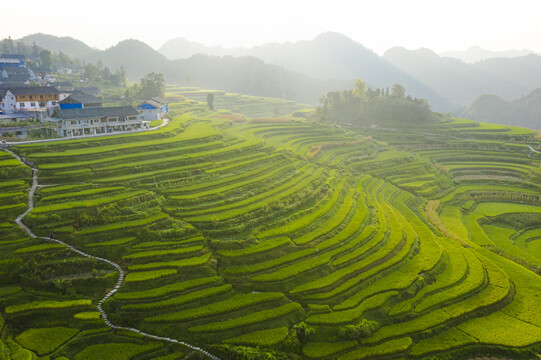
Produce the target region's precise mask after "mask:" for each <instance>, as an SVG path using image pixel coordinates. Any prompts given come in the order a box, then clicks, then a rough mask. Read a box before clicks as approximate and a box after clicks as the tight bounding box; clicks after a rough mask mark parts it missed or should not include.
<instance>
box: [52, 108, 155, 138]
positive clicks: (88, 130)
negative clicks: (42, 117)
mask: <svg viewBox="0 0 541 360" xmlns="http://www.w3.org/2000/svg"><path fill="white" fill-rule="evenodd" d="M138 115H139V113H138V112H137V110H135V109H134V108H133V107H131V106H117V107H94V108H83V109H58V110H55V111H54V112H53V114H52V116H51V117H50V118H48V119H46V121H48V122H51V123H52V127H53V128H54V129H55V130H56V131H57V132H58V134H59V135H60V136H70V137H71V136H85V135H95V134H109V133H118V132H129V131H137V130H142V129H146V128H148V122H145V121H143V120H142V119H140V118H139V116H138Z"/></svg>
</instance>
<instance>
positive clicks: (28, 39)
mask: <svg viewBox="0 0 541 360" xmlns="http://www.w3.org/2000/svg"><path fill="white" fill-rule="evenodd" d="M20 40H22V41H24V42H25V43H27V44H33V43H34V42H35V43H36V45H37V46H39V47H42V48H44V49H49V50H51V51H53V52H60V51H62V52H63V53H64V54H66V55H68V56H70V57H74V58H79V59H82V60H86V59H87V57H90V56H91V55H92V54H95V53H99V52H100V50H97V49H93V48H91V47H90V46H88V45H87V44H85V43H84V42H82V41H80V40H77V39H74V38H72V37H69V36H64V37H57V36H54V35H49V34H42V33H38V34H31V35H27V36H25V37H23V38H21V39H20Z"/></svg>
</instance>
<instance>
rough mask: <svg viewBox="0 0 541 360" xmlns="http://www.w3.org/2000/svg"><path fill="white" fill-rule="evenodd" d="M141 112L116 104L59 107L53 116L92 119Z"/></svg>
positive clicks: (67, 118)
mask: <svg viewBox="0 0 541 360" xmlns="http://www.w3.org/2000/svg"><path fill="white" fill-rule="evenodd" d="M135 115H139V112H138V111H137V110H135V109H134V108H133V107H131V106H115V107H104V108H84V109H63V110H62V109H59V110H56V111H55V112H54V114H53V117H56V118H61V119H63V120H70V119H90V118H100V117H117V116H135Z"/></svg>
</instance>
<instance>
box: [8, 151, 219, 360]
mask: <svg viewBox="0 0 541 360" xmlns="http://www.w3.org/2000/svg"><path fill="white" fill-rule="evenodd" d="M4 150H5V151H7V152H9V153H10V154H11V155H13V156H14V157H15V158H16V159H17V160H19V161H20V162H21V163H23V164H25V165H27V166H29V167H30V168H31V169H32V187H31V188H30V191H29V192H28V209H26V211H25V212H24V213H22V214H21V215H19V216H17V218H16V219H15V222H16V223H17V224H18V225H19V226H20V227H21V228H22V229H23V230H24V231H25V232H26V233H27V234H28V235H29V236H30V237H33V238H37V239H43V240H45V241H49V242H55V243H58V244H62V245H64V246H66V247H67V248H68V249H70V250H71V251H73V252H75V253H77V254H79V255H81V256H84V257H87V258H91V259H95V260H98V261H102V262H105V263H107V264H109V265H111V266H113V267H114V268H116V269H117V270H118V274H119V276H118V280H117V282H116V285H115V287H114V288H113V289H112V290H111V291H109V292H108V293H107V295H105V296H104V297H103V298H102V299H101V300H100V301H99V302H98V305H97V308H98V311H99V313H100V314H101V317H102V318H103V320H104V321H105V324H106V325H107V326H109V327H110V328H111V329H113V330H127V331H133V332H135V333H138V334H140V335H143V336H146V337H148V338H151V339H154V340H160V341H167V342H170V343H176V344H180V345H184V346H186V347H187V348H189V349H192V350H194V351H199V352H201V353H203V354H205V355H206V356H208V357H209V358H211V359H213V360H220V358H218V357H217V356H214V355H212V354H211V353H209V352H208V351H206V350H205V349H201V348H200V347H197V346H194V345H192V344H188V343H186V342H183V341H179V340H176V339H172V338H168V337H163V336H157V335H153V334H148V333H146V332H143V331H141V330H139V329H135V328H132V327H124V326H118V325H114V324H113V323H111V322H110V321H109V319H108V318H107V313H105V311H103V308H102V304H103V302H104V301H106V300H107V299H109V298H110V297H111V296H113V295H114V294H115V293H116V292H117V291H118V290H119V289H120V286H121V285H122V283H123V282H124V277H125V274H124V271H123V270H122V268H121V267H120V265H118V264H117V263H115V262H113V261H111V260H108V259H104V258H101V257H97V256H93V255H90V254H87V253H85V252H83V251H81V250H79V249H76V248H75V247H73V246H71V245H69V244H66V243H65V242H63V241H60V240H58V239H51V238H48V237H44V236H37V235H36V234H34V233H33V232H32V230H31V229H30V228H29V227H28V226H26V225H25V224H24V223H23V221H22V219H23V218H24V217H25V216H26V215H27V214H28V213H29V212H30V211H32V209H33V208H34V194H35V193H36V190H37V188H38V169H36V168H33V167H31V166H30V165H28V164H26V163H25V162H24V160H23V159H21V158H20V157H19V156H18V155H17V154H15V153H14V152H12V151H10V150H7V149H4Z"/></svg>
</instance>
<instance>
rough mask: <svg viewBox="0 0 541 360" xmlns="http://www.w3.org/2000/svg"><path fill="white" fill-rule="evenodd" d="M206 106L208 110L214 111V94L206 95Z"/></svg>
mask: <svg viewBox="0 0 541 360" xmlns="http://www.w3.org/2000/svg"><path fill="white" fill-rule="evenodd" d="M207 105H208V107H209V109H210V110H212V111H214V94H213V93H209V94H208V95H207Z"/></svg>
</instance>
